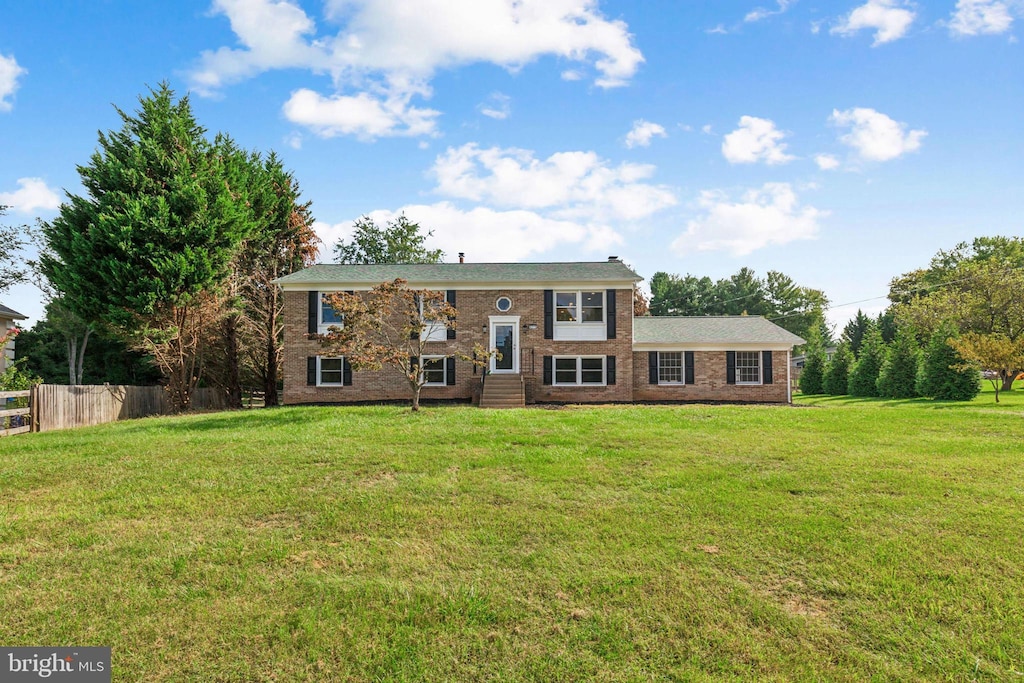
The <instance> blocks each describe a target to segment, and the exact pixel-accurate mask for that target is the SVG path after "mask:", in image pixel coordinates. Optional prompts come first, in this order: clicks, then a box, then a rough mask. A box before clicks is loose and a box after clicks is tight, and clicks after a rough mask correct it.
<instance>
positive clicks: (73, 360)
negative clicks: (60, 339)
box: [65, 337, 78, 386]
mask: <svg viewBox="0 0 1024 683" xmlns="http://www.w3.org/2000/svg"><path fill="white" fill-rule="evenodd" d="M65 343H66V344H67V351H68V384H70V385H71V386H75V385H76V384H78V382H76V381H75V366H76V365H77V364H78V358H77V354H78V337H68V338H67V339H65Z"/></svg>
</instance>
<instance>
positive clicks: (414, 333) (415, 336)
mask: <svg viewBox="0 0 1024 683" xmlns="http://www.w3.org/2000/svg"><path fill="white" fill-rule="evenodd" d="M412 300H413V301H414V302H415V304H414V305H415V306H416V314H415V315H414V316H413V320H416V321H419V322H420V323H421V324H422V322H423V316H421V315H420V313H419V311H420V295H419V294H413V295H412ZM419 338H420V333H419V332H417V331H416V330H409V339H419Z"/></svg>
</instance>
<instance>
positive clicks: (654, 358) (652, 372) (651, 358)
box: [647, 351, 658, 384]
mask: <svg viewBox="0 0 1024 683" xmlns="http://www.w3.org/2000/svg"><path fill="white" fill-rule="evenodd" d="M647 383H648V384H657V383H658V352H657V351H648V352H647Z"/></svg>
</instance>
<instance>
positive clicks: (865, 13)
mask: <svg viewBox="0 0 1024 683" xmlns="http://www.w3.org/2000/svg"><path fill="white" fill-rule="evenodd" d="M907 7H908V6H907V5H905V4H904V3H903V2H902V0H868V2H867V3H865V4H863V5H861V6H860V7H857V8H856V9H854V10H853V11H852V12H850V14H849V15H848V16H846V17H845V18H843V19H842V20H841V21H840V23H839V24H838V25H837V26H834V27H833V28H832V33H838V34H840V35H844V36H848V35H852V34H854V33H857V32H858V31H861V30H864V29H874V31H875V42H874V46H875V47H877V46H879V45H882V44H884V43H891V42H892V41H894V40H899V39H900V38H902V37H903V36H904V35H906V33H907V31H908V30H909V29H910V25H911V24H912V23H914V17H915V16H916V14H915V13H914V11H913V10H911V9H908V8H907Z"/></svg>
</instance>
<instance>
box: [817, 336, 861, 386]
mask: <svg viewBox="0 0 1024 683" xmlns="http://www.w3.org/2000/svg"><path fill="white" fill-rule="evenodd" d="M853 362H854V358H853V354H852V353H850V345H849V344H848V343H846V342H839V345H838V346H837V347H836V352H835V353H834V354H832V360H830V361H829V362H828V365H827V366H826V367H825V380H824V382H823V383H822V386H823V388H824V390H825V393H826V394H830V395H832V396H843V395H845V394H846V393H847V391H849V381H850V368H851V366H852V365H853Z"/></svg>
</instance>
